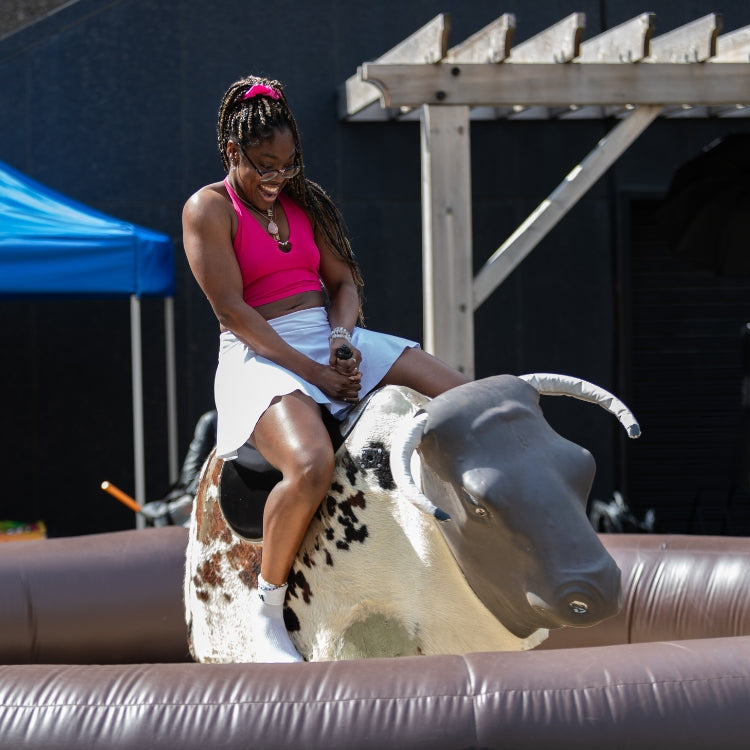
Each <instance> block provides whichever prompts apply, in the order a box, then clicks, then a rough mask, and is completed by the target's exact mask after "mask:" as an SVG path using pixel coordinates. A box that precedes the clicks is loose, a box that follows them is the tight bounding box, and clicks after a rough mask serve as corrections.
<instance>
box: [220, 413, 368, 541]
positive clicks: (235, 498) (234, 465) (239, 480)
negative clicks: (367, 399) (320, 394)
mask: <svg viewBox="0 0 750 750" xmlns="http://www.w3.org/2000/svg"><path fill="white" fill-rule="evenodd" d="M363 406H364V403H362V404H360V405H359V406H358V407H357V409H356V412H357V414H359V413H361V408H362V407H363ZM320 411H321V414H322V416H323V422H324V424H325V426H326V428H327V430H328V434H329V436H330V438H331V443H332V445H333V450H334V451H337V450H338V449H339V447H340V446H341V444H342V443H343V442H344V439H345V435H344V434H342V423H341V422H339V420H337V419H336V418H335V417H333V416H331V413H330V412H329V411H328V410H327V409H324V408H321V410H320ZM351 421H352V418H351V417H350V418H349V419H347V423H349V422H351ZM354 421H356V419H355V420H354ZM349 429H351V426H349ZM348 431H349V430H348V429H347V434H348ZM280 479H281V472H279V471H278V470H277V469H274V467H273V466H271V464H269V463H268V461H266V460H265V458H263V456H261V454H260V453H259V452H258V451H257V450H256V449H255V448H254V447H253V446H252V445H250V444H249V443H245V445H243V446H242V447H241V448H240V449H239V451H238V453H237V458H236V459H235V460H233V461H224V466H223V467H222V470H221V476H220V478H219V506H220V508H221V511H222V513H223V514H224V518H225V519H226V522H227V523H228V524H229V526H230V527H231V528H232V529H233V530H234V531H235V532H236V533H237V534H239V535H240V536H242V537H245V538H246V539H250V540H256V541H257V540H260V539H262V537H263V507H264V506H265V504H266V498H267V497H268V493H269V492H270V491H271V490H272V489H273V487H274V485H276V483H277V482H278V481H279V480H280Z"/></svg>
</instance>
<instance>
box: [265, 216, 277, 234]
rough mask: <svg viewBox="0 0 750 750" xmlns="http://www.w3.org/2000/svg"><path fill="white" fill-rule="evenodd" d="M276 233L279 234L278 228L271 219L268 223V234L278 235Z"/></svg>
mask: <svg viewBox="0 0 750 750" xmlns="http://www.w3.org/2000/svg"><path fill="white" fill-rule="evenodd" d="M278 233H279V226H278V224H277V223H276V222H275V221H274V220H273V219H271V221H269V222H268V234H278Z"/></svg>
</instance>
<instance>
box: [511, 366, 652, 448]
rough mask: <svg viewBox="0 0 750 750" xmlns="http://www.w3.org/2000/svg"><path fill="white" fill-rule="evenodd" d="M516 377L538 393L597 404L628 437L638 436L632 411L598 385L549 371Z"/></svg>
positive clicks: (639, 430)
mask: <svg viewBox="0 0 750 750" xmlns="http://www.w3.org/2000/svg"><path fill="white" fill-rule="evenodd" d="M518 377H519V378H520V379H521V380H525V381H526V382H527V383H528V384H529V385H531V386H533V387H534V388H536V390H537V391H538V392H539V393H540V394H544V395H546V396H572V397H573V398H579V399H581V400H582V401H588V402H589V403H592V404H599V406H601V407H602V408H603V409H606V410H607V411H608V412H610V413H611V414H614V415H615V416H616V417H617V419H618V420H619V421H620V424H621V425H622V426H623V427H624V428H625V430H626V431H627V433H628V437H631V438H637V437H640V434H641V428H640V426H639V424H638V421H637V420H636V418H635V416H633V412H631V411H630V409H628V407H627V406H625V404H624V403H623V402H622V401H620V399H619V398H617V397H616V396H613V395H612V394H611V393H610V392H609V391H605V390H604V388H600V387H599V386H598V385H594V384H593V383H589V382H588V381H587V380H581V378H574V377H571V376H570V375H556V374H554V373H549V372H532V373H530V374H529V375H519V376H518Z"/></svg>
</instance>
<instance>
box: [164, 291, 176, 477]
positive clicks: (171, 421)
mask: <svg viewBox="0 0 750 750" xmlns="http://www.w3.org/2000/svg"><path fill="white" fill-rule="evenodd" d="M164 345H165V347H166V352H165V356H166V362H167V447H168V458H169V483H170V484H174V483H175V482H176V481H177V478H178V476H179V471H180V469H179V466H178V464H177V366H176V357H175V340H174V297H165V298H164Z"/></svg>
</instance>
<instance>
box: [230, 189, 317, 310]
mask: <svg viewBox="0 0 750 750" xmlns="http://www.w3.org/2000/svg"><path fill="white" fill-rule="evenodd" d="M224 184H225V185H226V187H227V192H228V193H229V197H230V198H231V199H232V204H233V205H234V210H235V211H236V213H237V234H236V235H235V237H234V243H233V244H234V252H235V255H236V256H237V262H238V263H239V266H240V272H241V273H242V298H243V299H244V300H245V302H247V304H248V305H251V306H252V307H256V306H257V305H265V304H267V303H269V302H275V301H276V300H278V299H283V298H284V297H289V296H291V295H292V294H299V293H300V292H318V291H320V289H321V283H320V275H319V269H320V251H319V250H318V246H317V245H316V244H315V238H314V237H313V229H312V225H311V224H310V220H309V219H308V218H307V214H305V212H304V211H303V210H302V209H301V208H300V207H299V206H298V205H297V204H296V203H295V202H294V201H293V200H292V199H291V198H287V196H286V195H284V193H279V202H280V203H281V206H282V207H283V209H284V213H285V214H286V218H287V221H288V222H289V241H290V242H291V243H292V249H291V250H290V251H289V252H288V253H284V252H282V251H281V250H279V246H278V245H277V244H276V240H274V238H273V237H271V235H269V234H268V232H267V231H266V230H265V229H264V228H263V227H262V226H261V225H260V223H259V222H258V220H257V219H256V218H255V216H254V215H253V212H252V211H251V210H250V209H249V208H247V206H245V205H244V204H243V203H242V201H241V200H240V199H239V198H238V197H237V194H236V193H235V192H234V190H232V187H231V185H230V184H229V182H228V180H224Z"/></svg>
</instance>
